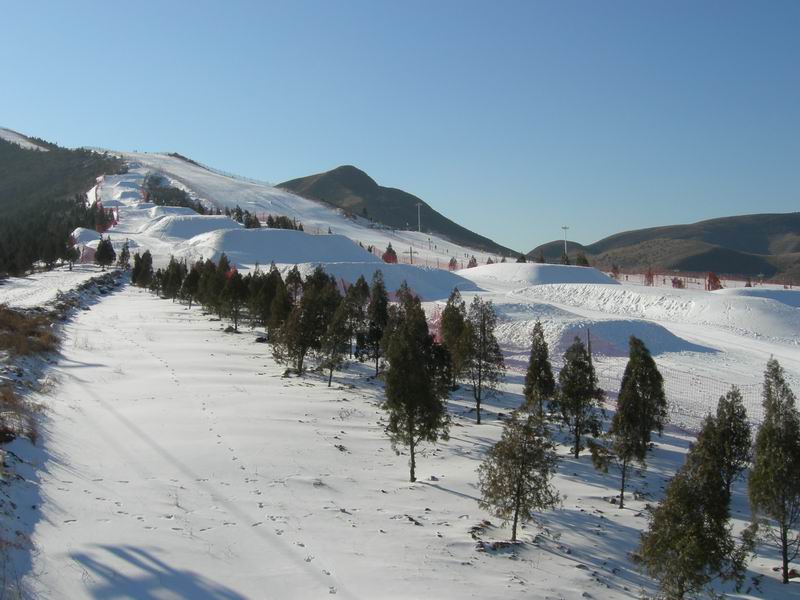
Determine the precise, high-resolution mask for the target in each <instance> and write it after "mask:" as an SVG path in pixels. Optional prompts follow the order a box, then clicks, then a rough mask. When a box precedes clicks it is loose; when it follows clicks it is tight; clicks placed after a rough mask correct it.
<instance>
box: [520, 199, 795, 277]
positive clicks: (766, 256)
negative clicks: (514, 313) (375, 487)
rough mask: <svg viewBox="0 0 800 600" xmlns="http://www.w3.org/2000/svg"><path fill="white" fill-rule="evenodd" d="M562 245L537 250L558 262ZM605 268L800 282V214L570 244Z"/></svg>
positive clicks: (624, 234)
mask: <svg viewBox="0 0 800 600" xmlns="http://www.w3.org/2000/svg"><path fill="white" fill-rule="evenodd" d="M562 244H563V242H562V241H553V242H548V243H546V244H542V245H540V246H537V247H536V248H534V249H533V250H531V251H530V252H529V253H528V256H530V257H532V258H533V257H536V256H537V255H538V254H539V251H540V250H541V251H543V252H544V255H545V258H546V259H547V260H548V261H557V260H558V259H559V257H560V256H561V251H562V248H563V245H562ZM569 250H570V256H573V255H574V253H576V252H577V251H578V250H583V251H584V252H586V254H587V256H588V257H589V258H590V260H591V261H592V262H593V263H595V264H597V265H598V266H601V267H610V265H611V264H612V263H616V264H617V265H619V266H620V267H621V268H622V269H644V268H647V266H653V267H654V268H656V269H661V270H673V269H674V270H680V271H715V272H718V273H727V274H733V275H751V276H758V275H763V276H765V277H769V278H776V279H782V278H786V279H790V280H797V281H800V213H787V214H755V215H741V216H735V217H723V218H719V219H710V220H707V221H700V222H698V223H692V224H689V225H671V226H666V227H650V228H647V229H637V230H633V231H625V232H622V233H617V234H614V235H612V236H609V237H606V238H603V239H602V240H600V241H597V242H595V243H593V244H589V245H587V246H582V245H580V244H577V243H574V242H570V243H569Z"/></svg>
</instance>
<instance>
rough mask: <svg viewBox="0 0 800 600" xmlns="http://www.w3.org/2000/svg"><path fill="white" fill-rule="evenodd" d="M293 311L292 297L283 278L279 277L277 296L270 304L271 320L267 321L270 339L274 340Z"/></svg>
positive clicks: (276, 281) (276, 289)
mask: <svg viewBox="0 0 800 600" xmlns="http://www.w3.org/2000/svg"><path fill="white" fill-rule="evenodd" d="M291 312H292V299H291V297H290V295H289V291H288V290H287V289H286V285H285V284H284V283H283V280H282V279H281V278H280V277H278V278H277V279H276V280H275V297H274V298H273V299H272V302H271V303H270V306H269V322H268V323H267V327H268V328H269V338H270V340H274V338H275V336H276V335H277V333H278V332H279V331H280V330H281V328H282V327H283V326H284V324H285V323H286V320H287V319H288V318H289V315H290V314H291Z"/></svg>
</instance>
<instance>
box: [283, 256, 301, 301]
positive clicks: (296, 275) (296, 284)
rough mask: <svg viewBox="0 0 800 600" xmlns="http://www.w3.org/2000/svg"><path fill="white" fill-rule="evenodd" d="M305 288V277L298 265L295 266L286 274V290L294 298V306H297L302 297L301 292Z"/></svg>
mask: <svg viewBox="0 0 800 600" xmlns="http://www.w3.org/2000/svg"><path fill="white" fill-rule="evenodd" d="M302 288H303V277H302V276H301V275H300V269H298V268H297V265H295V266H293V267H292V269H291V270H290V271H289V273H287V274H286V289H287V290H288V291H289V294H290V295H291V297H292V304H296V303H297V300H298V298H299V296H300V290H301V289H302Z"/></svg>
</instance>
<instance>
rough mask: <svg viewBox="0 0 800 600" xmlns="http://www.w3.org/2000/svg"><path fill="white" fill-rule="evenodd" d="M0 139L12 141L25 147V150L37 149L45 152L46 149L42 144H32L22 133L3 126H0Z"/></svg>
mask: <svg viewBox="0 0 800 600" xmlns="http://www.w3.org/2000/svg"><path fill="white" fill-rule="evenodd" d="M0 139H3V140H6V141H7V142H12V143H14V144H17V145H18V146H21V147H22V148H25V149H26V150H39V151H41V152H47V151H48V149H47V148H45V147H44V146H40V145H38V144H34V143H33V142H31V141H30V140H29V139H28V138H26V137H25V136H24V135H22V134H19V133H17V132H16V131H13V130H11V129H6V128H5V127H0Z"/></svg>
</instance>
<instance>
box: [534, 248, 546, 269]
mask: <svg viewBox="0 0 800 600" xmlns="http://www.w3.org/2000/svg"><path fill="white" fill-rule="evenodd" d="M536 262H537V263H539V264H541V265H543V264H544V263H545V260H544V250H542V249H541V248H539V254H538V255H537V256H536Z"/></svg>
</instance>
